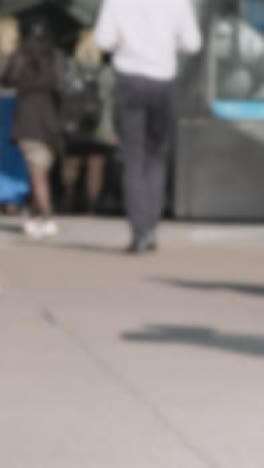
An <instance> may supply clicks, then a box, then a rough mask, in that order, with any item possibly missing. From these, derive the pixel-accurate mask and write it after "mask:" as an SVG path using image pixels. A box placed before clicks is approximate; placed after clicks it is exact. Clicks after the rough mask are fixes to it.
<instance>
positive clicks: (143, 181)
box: [115, 74, 175, 237]
mask: <svg viewBox="0 0 264 468" xmlns="http://www.w3.org/2000/svg"><path fill="white" fill-rule="evenodd" d="M174 90H175V83H174V81H173V82H172V81H157V80H152V79H149V78H145V77H140V76H133V75H125V74H118V75H117V83H116V91H115V107H116V109H115V110H116V112H115V115H116V126H117V133H118V137H119V139H120V145H121V154H122V159H123V163H124V179H123V185H124V197H125V207H126V212H127V215H128V218H129V220H130V222H131V225H132V229H133V233H134V236H136V237H137V236H138V237H139V236H142V235H144V234H147V233H148V232H149V231H152V230H153V229H155V227H156V226H157V224H158V222H159V220H160V217H161V215H162V212H163V208H164V198H165V185H166V174H167V167H168V156H169V147H170V142H171V132H172V123H173V120H174V119H173V110H174Z"/></svg>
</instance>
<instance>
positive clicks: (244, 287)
mask: <svg viewBox="0 0 264 468" xmlns="http://www.w3.org/2000/svg"><path fill="white" fill-rule="evenodd" d="M151 281H154V282H158V283H161V284H164V285H167V286H171V287H174V288H184V289H193V290H198V291H207V292H219V291H229V292H234V293H240V294H249V295H254V296H264V285H263V284H254V283H252V284H250V283H236V282H227V281H201V280H199V281H196V280H182V279H173V278H152V279H151Z"/></svg>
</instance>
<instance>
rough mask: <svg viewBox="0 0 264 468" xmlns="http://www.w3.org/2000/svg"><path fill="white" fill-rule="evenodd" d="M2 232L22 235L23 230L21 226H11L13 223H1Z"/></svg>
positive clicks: (0, 229)
mask: <svg viewBox="0 0 264 468" xmlns="http://www.w3.org/2000/svg"><path fill="white" fill-rule="evenodd" d="M0 231H2V232H8V233H9V234H22V233H23V230H22V227H21V226H20V225H19V224H11V223H8V222H7V223H4V222H2V221H1V222H0Z"/></svg>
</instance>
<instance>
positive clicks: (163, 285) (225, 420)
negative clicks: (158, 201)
mask: <svg viewBox="0 0 264 468" xmlns="http://www.w3.org/2000/svg"><path fill="white" fill-rule="evenodd" d="M59 224H60V228H61V232H60V235H59V236H58V238H56V239H54V240H51V241H45V242H44V241H40V242H35V241H28V240H27V239H25V238H24V236H23V235H22V234H21V231H20V220H17V219H11V220H10V219H6V218H2V219H0V311H1V313H0V378H1V386H0V414H1V422H2V424H1V425H0V438H1V451H0V466H3V467H8V468H45V467H49V468H87V467H89V468H109V467H110V468H132V467H133V468H134V467H135V466H136V467H140V468H161V467H162V468H163V467H165V468H175V467H180V468H207V467H210V468H211V467H212V468H215V467H220V468H237V467H239V468H263V434H264V423H263V417H262V413H263V393H264V373H263V359H264V306H263V301H264V279H263V263H264V249H263V242H264V229H263V227H262V226H235V227H231V226H217V225H198V224H195V225H194V224H174V223H164V224H163V225H162V226H161V229H160V233H159V239H160V245H161V249H160V251H158V252H157V253H155V254H147V255H143V256H139V257H131V256H127V255H125V254H124V253H123V248H124V247H125V246H126V244H127V242H128V241H129V231H128V229H127V226H126V224H125V222H124V221H123V220H112V219H103V218H101V219H93V218H72V219H69V218H68V219H67V218H62V219H60V220H59Z"/></svg>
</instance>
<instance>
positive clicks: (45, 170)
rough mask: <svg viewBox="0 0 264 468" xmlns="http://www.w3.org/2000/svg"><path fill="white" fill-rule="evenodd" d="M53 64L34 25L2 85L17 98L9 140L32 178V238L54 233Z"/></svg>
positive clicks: (56, 137) (56, 134) (44, 30)
mask: <svg viewBox="0 0 264 468" xmlns="http://www.w3.org/2000/svg"><path fill="white" fill-rule="evenodd" d="M58 63H59V61H58V56H57V50H56V49H55V47H54V45H53V42H52V40H51V35H50V32H49V29H48V27H47V25H46V24H45V23H44V22H43V21H35V22H33V23H32V24H31V25H30V26H29V28H28V30H27V31H26V33H25V36H24V40H23V41H22V44H21V47H20V49H19V51H18V52H17V53H16V54H14V56H13V57H12V59H11V61H10V64H9V67H8V70H7V73H6V84H7V85H8V86H12V87H15V88H16V89H17V92H18V97H17V107H16V113H15V121H14V126H13V132H12V137H13V139H14V140H15V141H16V142H17V144H18V146H19V147H20V149H21V150H22V152H23V154H24V157H25V160H26V161H27V164H28V168H29V172H30V176H31V182H32V196H33V210H32V213H33V216H34V217H32V219H31V220H29V221H27V222H26V223H25V226H24V227H25V232H26V233H27V234H29V235H31V236H34V237H41V236H49V235H55V234H56V233H57V225H56V224H55V222H54V221H53V220H52V219H51V215H52V206H51V197H50V188H49V180H48V175H49V171H50V169H51V167H52V164H53V160H54V155H55V148H56V146H57V145H58V142H59V141H60V128H59V127H60V126H59V119H58V112H57V106H56V100H55V95H56V92H57V91H58V88H59V80H60V76H62V75H63V71H62V70H59V69H58ZM36 216H38V217H36Z"/></svg>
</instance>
